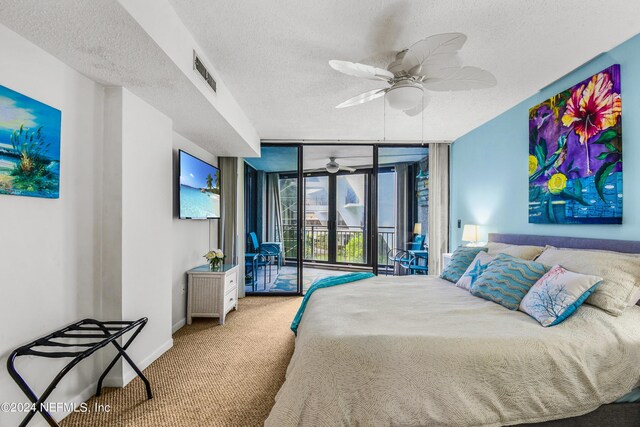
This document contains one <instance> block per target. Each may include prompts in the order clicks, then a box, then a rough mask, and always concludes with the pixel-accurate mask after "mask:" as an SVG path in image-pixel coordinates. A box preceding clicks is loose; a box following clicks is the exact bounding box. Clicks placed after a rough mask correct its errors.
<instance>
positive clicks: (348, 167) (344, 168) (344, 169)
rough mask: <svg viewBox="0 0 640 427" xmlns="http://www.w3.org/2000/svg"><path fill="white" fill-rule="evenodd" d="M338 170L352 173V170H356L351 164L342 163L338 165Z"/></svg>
mask: <svg viewBox="0 0 640 427" xmlns="http://www.w3.org/2000/svg"><path fill="white" fill-rule="evenodd" d="M340 170H343V171H347V172H352V173H353V172H355V171H356V168H352V167H351V166H342V165H340Z"/></svg>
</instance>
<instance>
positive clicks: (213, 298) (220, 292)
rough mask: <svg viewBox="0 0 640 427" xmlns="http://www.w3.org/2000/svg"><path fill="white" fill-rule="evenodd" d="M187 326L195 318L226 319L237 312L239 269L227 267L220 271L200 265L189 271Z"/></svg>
mask: <svg viewBox="0 0 640 427" xmlns="http://www.w3.org/2000/svg"><path fill="white" fill-rule="evenodd" d="M187 277H188V280H187V324H188V325H190V324H191V319H192V318H193V317H217V318H219V319H220V324H221V325H224V318H225V316H226V315H227V313H228V312H230V311H231V310H232V309H236V310H237V309H238V266H237V265H236V264H224V265H223V266H222V267H221V268H220V270H219V271H211V270H210V268H209V265H201V266H200V267H196V268H194V269H191V270H189V271H187Z"/></svg>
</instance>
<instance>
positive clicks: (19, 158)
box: [0, 85, 62, 199]
mask: <svg viewBox="0 0 640 427" xmlns="http://www.w3.org/2000/svg"><path fill="white" fill-rule="evenodd" d="M61 119H62V113H61V112H60V110H56V109H55V108H53V107H50V106H48V105H46V104H43V103H42V102H39V101H36V100H35V99H32V98H29V97H28V96H25V95H22V94H20V93H18V92H15V91H13V90H11V89H9V88H7V87H4V86H2V85H0V194H10V195H14V196H31V197H45V198H49V199H57V198H58V197H59V194H60V126H61Z"/></svg>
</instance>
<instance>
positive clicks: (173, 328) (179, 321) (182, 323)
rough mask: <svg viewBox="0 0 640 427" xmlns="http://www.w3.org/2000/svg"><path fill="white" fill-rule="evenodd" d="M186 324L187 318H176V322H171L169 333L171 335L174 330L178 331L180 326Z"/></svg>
mask: <svg viewBox="0 0 640 427" xmlns="http://www.w3.org/2000/svg"><path fill="white" fill-rule="evenodd" d="M186 324H187V319H185V318H182V319H180V320H178V321H177V322H176V323H174V324H173V327H172V328H171V334H172V335H173V334H175V333H176V332H178V330H179V329H180V328H182V327H183V326H184V325H186Z"/></svg>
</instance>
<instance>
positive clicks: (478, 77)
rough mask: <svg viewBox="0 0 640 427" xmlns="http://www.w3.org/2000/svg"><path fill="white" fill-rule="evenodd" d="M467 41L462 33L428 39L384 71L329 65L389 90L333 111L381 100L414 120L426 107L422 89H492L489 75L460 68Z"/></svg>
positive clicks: (403, 52)
mask: <svg viewBox="0 0 640 427" xmlns="http://www.w3.org/2000/svg"><path fill="white" fill-rule="evenodd" d="M466 40H467V36H465V35H464V34H461V33H446V34H437V35H434V36H430V37H427V38H425V39H422V40H420V41H419V42H417V43H414V44H413V45H412V46H411V47H409V48H408V49H404V50H401V51H400V52H398V53H397V54H396V57H395V60H394V61H392V62H391V63H390V64H389V65H388V66H387V69H386V70H385V69H383V68H377V67H373V66H371V65H365V64H359V63H356V62H348V61H338V60H331V61H329V65H330V66H331V68H333V69H334V70H336V71H340V72H341V73H344V74H347V75H350V76H354V77H360V78H364V79H369V80H382V81H385V82H387V83H388V84H389V87H386V88H380V89H374V90H370V91H368V92H365V93H362V94H360V95H358V96H354V97H353V98H351V99H348V100H347V101H345V102H343V103H342V104H339V105H337V106H336V108H344V107H351V106H353V105H359V104H363V103H365V102H369V101H372V100H374V99H376V98H380V97H381V96H384V97H385V99H386V102H387V103H388V104H389V106H390V107H391V108H395V109H398V110H402V111H404V112H405V113H406V114H407V115H409V116H416V115H418V114H420V113H421V112H422V110H423V109H424V107H426V105H427V103H428V100H427V99H426V93H425V89H427V90H433V91H453V90H470V89H483V88H488V87H492V86H495V85H496V83H497V81H496V78H495V77H494V76H493V74H491V73H490V72H489V71H486V70H483V69H481V68H477V67H469V66H462V65H461V61H460V58H459V57H458V51H459V50H460V49H461V48H462V46H463V45H464V43H465V42H466Z"/></svg>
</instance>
